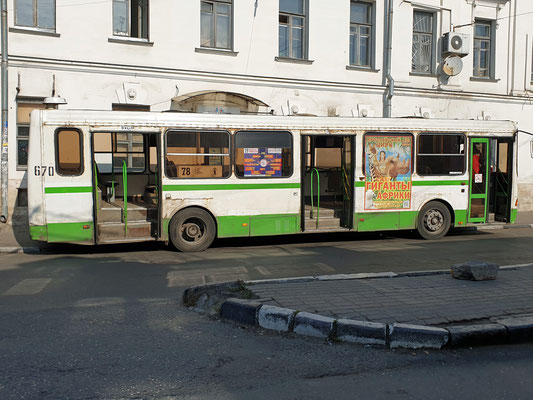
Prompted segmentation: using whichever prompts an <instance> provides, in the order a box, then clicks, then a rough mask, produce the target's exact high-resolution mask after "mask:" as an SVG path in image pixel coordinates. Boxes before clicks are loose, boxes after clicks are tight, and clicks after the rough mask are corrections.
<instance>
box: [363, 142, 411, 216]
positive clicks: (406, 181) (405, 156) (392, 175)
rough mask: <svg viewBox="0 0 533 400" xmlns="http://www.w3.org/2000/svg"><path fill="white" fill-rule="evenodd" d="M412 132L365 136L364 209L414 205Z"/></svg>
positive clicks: (399, 207) (401, 208)
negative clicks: (412, 195) (412, 194)
mask: <svg viewBox="0 0 533 400" xmlns="http://www.w3.org/2000/svg"><path fill="white" fill-rule="evenodd" d="M412 149H413V137H412V136H410V135H395V136H386V135H366V136H365V172H366V173H365V210H405V209H410V208H411V175H412V171H411V165H412V163H411V159H412Z"/></svg>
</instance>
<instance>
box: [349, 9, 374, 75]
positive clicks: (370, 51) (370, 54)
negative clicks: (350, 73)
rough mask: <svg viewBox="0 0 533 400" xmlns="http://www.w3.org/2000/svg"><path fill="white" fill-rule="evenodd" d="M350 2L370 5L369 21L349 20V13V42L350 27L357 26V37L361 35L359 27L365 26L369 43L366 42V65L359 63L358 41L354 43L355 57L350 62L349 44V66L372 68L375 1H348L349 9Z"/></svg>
mask: <svg viewBox="0 0 533 400" xmlns="http://www.w3.org/2000/svg"><path fill="white" fill-rule="evenodd" d="M352 3H363V4H367V5H368V6H369V7H370V22H369V23H358V22H357V23H356V22H351V14H350V42H349V43H351V39H352V27H357V28H358V33H357V35H356V36H357V37H358V38H359V37H360V36H361V34H360V28H361V27H367V28H369V31H370V33H369V35H368V37H369V43H368V50H367V52H368V54H367V59H368V64H367V65H362V64H360V62H359V58H360V54H361V53H360V48H359V44H360V42H358V43H357V45H356V52H357V55H356V57H355V62H354V63H352V53H351V50H352V47H351V46H350V49H349V64H348V65H349V66H350V67H356V68H362V69H372V68H374V38H375V25H376V24H375V22H376V18H375V15H376V14H375V12H376V7H375V5H376V4H375V3H374V2H370V1H361V0H352V1H350V10H351V5H352ZM350 12H351V11H350Z"/></svg>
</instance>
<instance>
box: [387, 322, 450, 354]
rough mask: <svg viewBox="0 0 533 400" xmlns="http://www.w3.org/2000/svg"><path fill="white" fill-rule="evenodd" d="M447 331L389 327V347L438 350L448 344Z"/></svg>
mask: <svg viewBox="0 0 533 400" xmlns="http://www.w3.org/2000/svg"><path fill="white" fill-rule="evenodd" d="M448 336H449V334H448V331H447V330H446V329H441V328H434V327H431V326H423V325H410V324H391V325H389V340H390V347H391V348H395V347H407V348H410V349H420V348H432V349H440V348H441V347H443V346H445V345H446V344H447V343H448Z"/></svg>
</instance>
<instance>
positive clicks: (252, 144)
mask: <svg viewBox="0 0 533 400" xmlns="http://www.w3.org/2000/svg"><path fill="white" fill-rule="evenodd" d="M235 175H237V177H239V178H263V179H264V178H282V177H287V176H291V175H292V135H291V134H290V133H289V132H261V131H240V132H237V133H236V134H235Z"/></svg>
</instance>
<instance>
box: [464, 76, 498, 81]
mask: <svg viewBox="0 0 533 400" xmlns="http://www.w3.org/2000/svg"><path fill="white" fill-rule="evenodd" d="M470 80H471V81H472V82H491V83H496V82H499V81H500V79H492V78H478V77H476V76H471V77H470Z"/></svg>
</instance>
